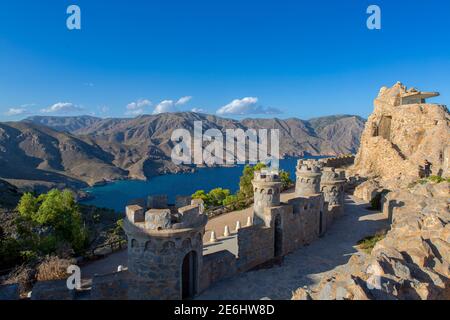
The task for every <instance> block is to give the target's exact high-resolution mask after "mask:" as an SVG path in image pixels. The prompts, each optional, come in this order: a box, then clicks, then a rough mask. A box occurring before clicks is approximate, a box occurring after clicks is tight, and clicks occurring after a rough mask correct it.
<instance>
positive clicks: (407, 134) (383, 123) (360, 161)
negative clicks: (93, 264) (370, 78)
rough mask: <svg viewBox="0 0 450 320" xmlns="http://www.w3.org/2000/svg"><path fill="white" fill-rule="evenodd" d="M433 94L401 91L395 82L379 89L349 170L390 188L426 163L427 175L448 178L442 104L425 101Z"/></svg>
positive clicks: (449, 130)
mask: <svg viewBox="0 0 450 320" xmlns="http://www.w3.org/2000/svg"><path fill="white" fill-rule="evenodd" d="M437 95H438V93H426V92H419V91H417V90H416V89H414V88H410V89H407V88H406V87H405V86H404V85H402V84H401V83H400V82H398V83H397V84H395V85H394V86H393V87H392V88H386V87H383V88H381V90H380V92H379V95H378V97H377V98H376V99H375V102H374V105H375V110H374V112H373V114H372V115H371V116H370V117H369V119H368V121H367V123H366V126H365V129H364V132H363V134H362V137H361V146H360V149H359V152H358V154H357V156H356V160H355V165H354V167H353V169H352V173H353V174H359V175H360V176H364V177H368V178H378V179H379V180H380V182H381V184H382V185H383V186H384V187H387V188H396V187H399V186H406V185H408V184H409V183H411V182H412V181H414V180H417V179H418V178H419V177H421V176H423V175H424V172H423V170H424V167H423V166H424V163H425V161H429V162H430V163H431V165H432V167H431V171H432V172H431V173H432V174H433V175H439V176H444V177H448V176H449V174H450V173H449V157H450V144H449V143H450V142H449V141H450V125H449V123H450V114H449V112H448V109H447V108H446V107H445V106H442V105H437V104H429V103H426V101H425V99H426V98H429V97H433V96H437Z"/></svg>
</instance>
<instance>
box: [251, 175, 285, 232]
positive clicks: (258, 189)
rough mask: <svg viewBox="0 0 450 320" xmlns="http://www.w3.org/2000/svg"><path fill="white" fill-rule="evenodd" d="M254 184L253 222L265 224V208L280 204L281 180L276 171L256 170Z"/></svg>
mask: <svg viewBox="0 0 450 320" xmlns="http://www.w3.org/2000/svg"><path fill="white" fill-rule="evenodd" d="M252 184H253V193H254V204H253V224H255V225H258V224H264V221H265V219H264V210H265V208H270V207H276V206H279V205H280V193H281V185H282V184H281V180H280V176H279V173H278V172H276V171H266V170H262V171H256V172H255V175H254V179H253V181H252Z"/></svg>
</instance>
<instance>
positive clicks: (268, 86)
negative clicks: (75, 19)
mask: <svg viewBox="0 0 450 320" xmlns="http://www.w3.org/2000/svg"><path fill="white" fill-rule="evenodd" d="M71 4H76V5H78V6H79V7H80V8H81V18H82V22H81V23H82V29H81V30H74V31H69V30H68V29H67V27H66V19H67V17H68V15H67V14H66V9H67V7H68V6H69V5H71ZM370 4H377V5H379V6H380V8H381V10H382V29H381V30H368V29H367V27H366V20H367V17H368V15H367V14H366V9H367V7H368V6H369V5H370ZM449 21H450V2H449V1H448V0H429V1H411V0H396V1H381V0H372V1H365V0H342V1H337V0H333V1H332V0H329V1H325V0H322V1H300V0H296V1H294V0H292V1H284V0H271V1H264V0H258V1H256V0H255V1H254V0H227V1H223V0H214V1H212V0H191V1H186V0H183V1H181V0H176V1H175V0H152V1H138V0H134V1H133V0H131V1H126V2H125V1H107V0H72V1H65V0H58V1H54V0H40V1H31V0H29V1H22V0H15V1H12V0H10V1H6V0H5V1H2V2H1V4H0V120H1V121H8V120H18V119H21V118H24V117H26V116H29V115H34V114H44V115H77V114H95V115H97V116H102V117H125V116H134V115H136V114H139V113H141V112H144V113H146V114H152V113H154V112H158V111H174V110H180V111H184V110H192V109H194V108H195V109H196V110H204V111H206V112H208V113H217V112H218V110H221V111H219V114H221V115H223V116H227V117H235V118H239V117H242V116H239V115H236V114H233V110H235V109H236V108H235V107H239V106H244V107H246V108H244V109H242V110H245V112H246V113H247V114H246V115H245V116H248V117H273V116H277V117H280V118H288V117H299V118H303V119H308V118H311V117H317V116H323V115H330V114H343V113H345V114H357V115H361V116H363V117H367V116H368V115H369V114H370V113H371V111H372V109H373V99H374V98H375V96H376V95H377V93H378V90H379V88H380V87H381V86H383V85H393V84H394V83H395V82H396V81H397V80H400V81H402V82H403V83H404V84H405V85H407V86H414V87H418V88H419V89H422V90H433V91H440V92H441V97H439V98H435V99H434V100H433V101H435V102H439V103H443V104H448V102H449V100H450V22H449ZM161 102H162V103H161Z"/></svg>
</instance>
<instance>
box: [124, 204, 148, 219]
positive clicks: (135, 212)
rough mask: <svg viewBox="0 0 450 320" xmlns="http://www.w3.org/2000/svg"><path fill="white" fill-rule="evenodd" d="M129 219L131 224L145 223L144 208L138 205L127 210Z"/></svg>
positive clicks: (128, 207)
mask: <svg viewBox="0 0 450 320" xmlns="http://www.w3.org/2000/svg"><path fill="white" fill-rule="evenodd" d="M125 212H126V215H127V218H128V220H129V221H130V222H133V223H137V222H144V221H145V219H144V208H143V207H141V206H138V205H130V206H127V207H126V208H125Z"/></svg>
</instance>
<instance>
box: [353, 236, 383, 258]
mask: <svg viewBox="0 0 450 320" xmlns="http://www.w3.org/2000/svg"><path fill="white" fill-rule="evenodd" d="M385 237H386V231H385V230H382V231H379V232H377V233H375V234H374V235H373V236H369V237H365V238H364V239H362V240H360V241H358V246H359V248H360V249H361V250H363V251H364V252H366V253H367V254H370V253H371V252H372V250H373V248H375V245H376V244H377V243H378V242H379V241H381V240H383V239H384V238H385Z"/></svg>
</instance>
